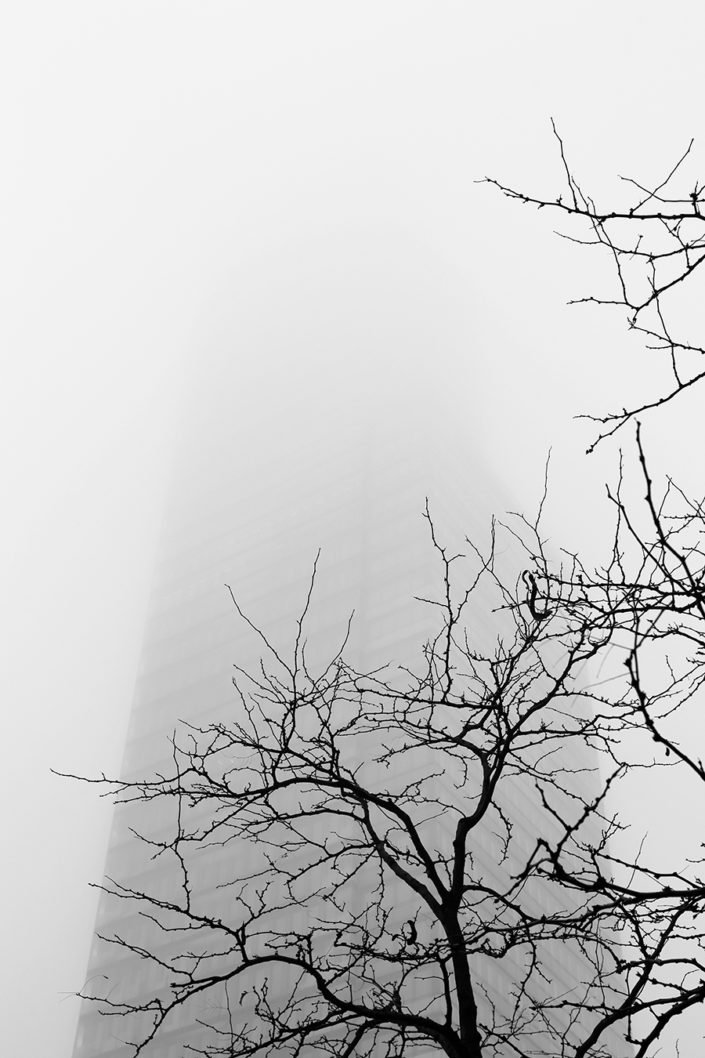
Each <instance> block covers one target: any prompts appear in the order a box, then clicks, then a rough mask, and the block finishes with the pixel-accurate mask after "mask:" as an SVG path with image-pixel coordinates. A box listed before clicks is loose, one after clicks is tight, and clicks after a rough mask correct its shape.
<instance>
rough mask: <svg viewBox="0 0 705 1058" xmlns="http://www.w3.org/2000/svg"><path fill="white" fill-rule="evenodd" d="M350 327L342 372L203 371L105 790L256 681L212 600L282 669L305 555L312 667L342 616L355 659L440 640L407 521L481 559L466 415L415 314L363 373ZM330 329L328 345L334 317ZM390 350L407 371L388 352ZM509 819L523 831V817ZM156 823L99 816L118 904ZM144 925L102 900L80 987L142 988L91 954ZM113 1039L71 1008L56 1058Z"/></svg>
mask: <svg viewBox="0 0 705 1058" xmlns="http://www.w3.org/2000/svg"><path fill="white" fill-rule="evenodd" d="M324 300H325V299H324ZM329 314H330V313H329ZM349 322H350V321H349V320H347V321H345V323H346V324H347V323H349ZM364 324H365V321H364V320H363V321H362V322H360V321H359V320H358V321H357V322H356V326H358V328H359V333H358V332H356V333H355V334H354V337H357V339H358V341H359V344H360V348H361V349H362V352H361V354H360V356H359V357H358V356H356V351H355V348H354V346H355V342H354V341H353V340H352V339H351V338H350V334H349V333H348V331H349V328H348V327H343V328H342V329H343V330H344V331H345V333H346V338H345V342H346V343H347V354H348V359H347V360H345V358H344V357H343V358H341V357H340V356H338V357H337V359H335V362H334V364H333V366H332V367H331V366H330V365H329V364H327V362H326V359H325V350H324V354H323V355H321V354H320V353H319V354H317V355H315V356H309V355H303V354H297V356H295V357H293V358H292V360H291V361H290V362H288V363H284V362H282V361H281V360H279V362H277V363H273V362H272V360H271V358H269V359H268V358H267V357H263V358H262V360H261V362H260V363H259V365H258V366H256V367H255V368H253V369H250V370H248V371H247V372H244V371H243V366H242V365H243V357H242V350H240V351H239V352H238V354H237V355H235V354H233V363H234V364H235V365H236V367H233V366H232V365H229V364H227V362H226V363H223V362H221V363H220V365H219V366H218V365H215V364H213V363H211V362H210V361H206V363H207V364H208V366H207V367H205V366H204V365H203V364H201V367H200V369H199V370H198V371H195V372H194V378H193V385H192V386H190V387H189V394H188V399H187V400H186V402H185V408H184V421H183V431H182V435H181V441H180V443H179V445H178V446H177V449H176V453H175V458H174V466H173V471H172V475H171V490H170V494H169V500H168V503H167V506H166V510H165V514H164V519H163V530H162V534H161V541H160V544H159V549H158V554H157V556H156V569H155V576H154V583H153V588H152V593H151V603H150V609H149V614H148V619H147V625H146V629H145V636H144V646H143V650H142V659H141V664H140V669H139V675H138V680H137V686H136V690H135V696H134V702H133V705H132V710H131V714H130V722H129V730H128V735H127V741H126V746H125V754H124V763H123V773H122V774H123V778H125V779H130V778H138V777H146V776H148V775H149V774H154V773H164V772H165V770H167V769H168V768H169V764H170V758H171V753H172V749H171V744H170V741H169V735H170V733H171V732H172V731H173V730H174V728H175V727H176V725H177V724H178V723H179V721H180V720H185V721H188V722H190V723H193V724H196V725H207V724H209V723H213V722H217V721H223V722H225V723H227V721H228V719H229V718H230V717H232V715H233V711H234V710H235V709H236V708H237V699H236V697H235V695H234V692H233V687H232V675H233V665H234V664H237V665H240V666H242V667H243V668H245V669H250V670H256V667H257V663H258V656H259V653H260V652H261V643H260V642H259V641H258V640H257V637H256V636H254V635H253V634H252V630H251V629H250V628H249V627H248V626H247V625H246V624H245V623H244V622H243V621H242V620H240V619H239V618H238V614H237V611H236V608H235V606H234V605H233V602H232V599H231V596H230V594H229V591H228V589H227V588H226V587H225V586H226V585H229V586H230V587H231V588H232V591H233V593H234V595H235V597H236V599H237V601H238V604H239V605H240V606H241V607H242V609H243V610H244V612H245V613H246V614H247V615H248V616H249V617H250V618H251V619H252V621H253V622H254V623H255V624H256V625H257V626H258V627H260V628H262V629H263V630H265V631H266V634H267V637H268V638H269V640H270V641H271V642H272V643H273V644H275V645H276V647H277V649H278V650H280V651H281V652H282V653H283V654H286V653H287V651H290V650H291V647H292V644H293V641H294V637H295V633H296V619H297V617H298V615H299V614H300V612H301V609H302V607H303V604H304V601H305V598H306V593H307V590H308V585H309V581H310V577H311V570H312V566H313V562H314V559H315V556H316V554H317V552H318V549H319V548H320V549H321V557H320V560H319V563H318V572H317V583H316V585H315V589H314V596H313V601H312V605H311V609H310V614H309V617H308V643H309V650H310V652H311V654H310V656H311V658H312V659H314V658H315V656H316V654H318V656H319V657H324V656H327V655H328V654H329V653H330V651H331V650H333V649H334V648H335V647H336V646H337V645H338V644H339V643H340V641H341V639H342V636H343V634H344V631H345V628H346V625H347V620H348V617H349V614H350V611H351V610H354V611H355V616H354V620H353V624H352V632H351V636H350V641H349V646H348V649H347V654H348V656H349V657H350V658H351V660H352V662H353V664H355V665H356V666H357V667H359V668H362V669H370V668H373V667H375V666H377V665H380V664H384V663H386V662H392V663H394V664H407V663H413V661H414V660H415V659H416V658H418V656H419V653H420V651H421V648H422V646H423V643H424V642H425V641H426V640H427V639H428V638H429V636H431V635H432V634H433V633H434V632H435V631H436V630H437V627H438V620H437V615H436V613H435V611H434V609H433V607H430V606H428V605H426V604H424V603H421V602H418V601H415V597H426V598H428V597H437V596H438V594H439V589H440V588H441V586H442V582H441V573H442V571H441V566H440V562H439V559H438V555H437V553H436V552H435V551H434V548H433V546H432V543H431V539H430V534H429V527H428V524H427V523H426V521H425V519H424V517H423V510H424V503H425V498H426V496H428V498H429V501H430V505H431V512H432V515H433V517H434V522H435V524H436V526H437V528H438V531H439V534H440V537H441V539H442V540H447V541H449V545H450V547H451V548H452V549H453V550H455V549H462V543H463V539H464V536H465V535H466V534H467V535H469V536H471V537H472V538H473V540H474V542H475V543H477V544H479V545H480V546H481V547H482V546H487V544H488V537H489V523H490V516H491V514H492V513H493V512H495V511H503V510H504V509H506V507H507V504H506V503H505V502H504V500H503V498H502V497H501V495H500V493H499V489H498V488H497V487H496V483H495V482H494V481H493V479H492V475H491V473H490V471H489V469H488V468H487V467H486V465H485V460H484V459H483V457H482V456H481V455H480V454H479V451H478V449H477V447H476V446H475V439H474V437H473V434H472V430H471V429H470V428H469V426H468V424H467V423H466V422H465V420H464V409H463V400H462V385H460V382H459V381H458V378H456V376H455V375H454V371H453V365H452V364H448V363H447V362H444V361H443V359H442V357H441V356H440V355H439V357H438V359H436V360H434V359H433V358H432V357H431V358H429V350H428V348H427V346H428V340H427V339H424V342H425V344H424V342H422V343H421V346H419V339H418V335H417V334H416V333H415V329H414V319H413V312H411V313H410V322H409V325H408V333H407V334H406V335H405V336H401V337H400V336H399V335H395V336H394V339H395V341H396V343H397V347H396V348H395V351H394V357H392V358H391V360H390V358H387V359H385V357H384V356H381V357H380V362H379V363H378V362H376V360H375V356H374V355H372V354H371V353H370V351H369V349H367V350H366V351H365V341H366V335H365V333H364V332H365V326H364ZM331 328H332V334H333V335H336V334H338V331H339V330H340V329H341V323H340V321H335V320H333V322H332V323H331ZM405 343H406V345H405ZM320 344H321V342H320V335H319V345H320ZM406 347H408V351H409V355H408V357H405V356H404V355H402V353H400V348H401V350H402V352H403V351H404V349H405V348H406ZM419 348H421V353H419ZM344 352H345V350H344ZM227 359H228V357H227V356H225V357H221V360H225V361H227ZM458 377H459V376H458ZM470 617H471V619H474V620H475V622H476V624H475V628H474V630H473V634H475V635H477V636H478V637H479V638H480V640H483V639H485V640H486V639H487V637H490V638H491V629H490V627H489V625H488V623H487V615H486V614H480V613H479V612H475V611H473V613H472V614H471V615H470ZM439 782H442V780H439ZM515 807H516V811H517V814H518V816H521V814H522V812H523V811H525V806H523V807H522V806H520V805H516V806H515ZM169 822H172V823H173V820H171V821H166V822H165V821H164V820H162V819H159V818H152V817H150V809H149V806H144V805H142V806H138V808H137V809H135V806H132V805H130V804H126V805H123V806H120V807H118V808H116V811H115V816H114V824H113V829H112V834H111V838H110V843H109V850H108V855H107V862H106V868H105V874H106V877H107V878H114V879H116V880H118V881H119V882H120V883H122V884H123V885H125V886H127V887H133V888H135V889H136V890H141V889H149V890H150V891H152V892H154V893H156V894H158V893H159V892H160V886H163V887H164V889H163V891H164V892H166V891H168V886H169V885H170V884H171V882H170V876H169V872H168V871H166V870H165V869H164V867H163V865H162V860H161V859H160V858H157V859H156V860H151V859H150V850H149V848H148V847H145V846H144V845H141V844H140V843H138V842H136V841H135V839H134V837H133V836H132V835H131V833H130V827H131V826H137V828H138V829H140V830H142V832H145V831H146V832H147V833H149V832H150V828H153V829H152V832H154V833H156V832H157V830H158V829H159V828H160V827H161V826H166V825H168V824H169ZM442 826H443V824H442V822H441V823H439V827H440V828H441V830H442ZM531 827H532V823H531V820H530V819H528V818H526V819H522V820H521V821H520V828H523V831H524V832H525V833H526V836H527V842H528V841H529V840H530V837H531ZM493 855H494V854H493V852H492V851H491V850H484V851H483V850H482V849H478V850H476V853H475V857H476V862H477V864H481V866H482V869H483V870H487V871H489V872H491V871H492V869H493ZM217 870H218V868H217V866H213V865H211V867H209V866H208V864H207V863H206V864H205V865H204V868H203V875H202V877H201V878H200V879H199V884H201V883H202V885H203V887H204V888H206V889H208V888H209V887H212V886H213V884H214V881H213V878H214V877H215V876H217ZM209 872H211V873H209ZM213 872H215V873H213ZM213 898H214V899H216V898H217V897H216V895H214V897H213ZM539 899H540V894H539ZM142 928H143V925H142V922H141V920H140V918H139V915H138V913H137V909H136V907H135V905H134V903H133V902H131V901H129V900H124V901H121V900H116V899H110V898H106V897H102V898H101V901H100V905H99V910H98V917H97V924H96V937H95V940H94V943H93V947H92V950H91V954H90V959H89V965H88V971H87V975H86V991H87V992H89V993H94V994H103V995H106V996H107V998H108V999H109V1000H110V1001H111V1002H113V1003H120V1002H123V1001H134V1000H135V999H139V997H140V996H147V995H148V994H149V993H150V989H151V988H153V987H154V982H155V980H156V978H155V976H154V974H155V973H158V970H157V968H154V967H153V968H151V969H150V965H149V963H147V962H145V961H143V960H140V959H138V958H136V957H135V956H133V955H131V954H130V953H129V952H128V951H126V950H125V949H124V948H121V947H120V946H115V945H111V944H106V943H105V942H104V941H101V939H100V936H101V935H102V936H110V935H113V934H115V933H117V934H120V935H123V936H126V937H128V938H130V939H131V940H132V941H133V942H134V943H137V944H139V941H140V936H141V932H140V931H141V930H142ZM165 943H166V942H165ZM559 962H560V960H559V961H558V962H557V963H556V966H555V967H554V968H553V970H554V972H555V982H558V985H559V987H560V988H565V987H567V982H569V979H570V972H567V971H566V968H565V967H564V968H561V966H560V964H559ZM568 970H570V968H568ZM510 979H511V972H510V969H509V970H507V969H506V968H504V967H497V966H495V967H493V966H492V965H490V961H489V960H488V961H487V979H486V980H485V981H483V987H484V989H485V990H486V992H487V995H489V996H494V997H501V994H502V991H503V990H504V991H505V992H506V990H507V988H508V987H509V986H510V984H511V980H510ZM106 982H107V984H106V985H105V987H103V985H104V984H105V983H106ZM555 982H554V983H555ZM189 1018H190V1016H185V1017H182V1018H181V1019H180V1018H179V1017H174V1018H171V1019H170V1020H169V1023H168V1025H166V1026H165V1028H164V1030H163V1031H162V1032H161V1033H160V1034H159V1037H158V1038H157V1039H156V1040H155V1041H154V1043H153V1044H151V1045H150V1047H149V1049H148V1050H147V1051H146V1054H147V1055H149V1056H151V1058H176V1056H177V1055H182V1053H183V1045H184V1043H187V1044H189V1043H190V1044H192V1045H193V1046H195V1047H198V1045H199V1039H200V1035H199V1034H200V1033H201V1029H200V1028H199V1026H198V1024H197V1022H196V1021H195V1020H194V1019H193V1018H192V1017H191V1018H190V1019H189ZM129 1034H130V1029H129V1026H128V1025H126V1024H125V1023H124V1022H123V1021H122V1019H121V1018H120V1017H111V1016H105V1015H104V1014H101V1013H99V1011H98V1010H97V1009H96V1007H95V1005H93V1004H90V1003H84V1004H83V1005H82V1010H81V1015H80V1019H79V1025H78V1031H77V1038H76V1045H75V1050H74V1058H125V1056H126V1055H127V1054H129V1053H131V1052H130V1051H129V1048H127V1047H126V1045H125V1043H124V1042H122V1041H123V1039H124V1038H125V1037H126V1036H129Z"/></svg>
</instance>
